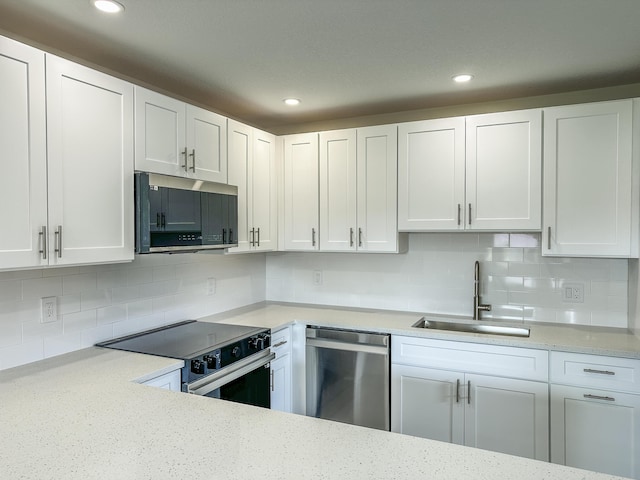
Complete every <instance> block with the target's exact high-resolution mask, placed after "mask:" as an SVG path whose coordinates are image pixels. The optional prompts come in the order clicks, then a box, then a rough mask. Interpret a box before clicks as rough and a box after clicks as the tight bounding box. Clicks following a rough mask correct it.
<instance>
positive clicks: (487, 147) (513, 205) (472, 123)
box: [465, 110, 542, 230]
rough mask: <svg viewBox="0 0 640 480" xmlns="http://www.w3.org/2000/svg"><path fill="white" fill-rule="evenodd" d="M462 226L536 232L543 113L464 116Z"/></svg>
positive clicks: (539, 202)
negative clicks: (465, 166) (464, 168)
mask: <svg viewBox="0 0 640 480" xmlns="http://www.w3.org/2000/svg"><path fill="white" fill-rule="evenodd" d="M466 130H467V142H466V143H467V148H466V159H467V163H466V164H467V168H466V206H467V209H466V210H467V211H466V215H467V217H466V220H467V221H466V225H465V228H467V229H471V230H502V229H508V230H540V228H541V218H542V214H541V213H542V206H541V201H542V112H541V110H523V111H518V112H505V113H492V114H488V115H475V116H472V117H467V120H466Z"/></svg>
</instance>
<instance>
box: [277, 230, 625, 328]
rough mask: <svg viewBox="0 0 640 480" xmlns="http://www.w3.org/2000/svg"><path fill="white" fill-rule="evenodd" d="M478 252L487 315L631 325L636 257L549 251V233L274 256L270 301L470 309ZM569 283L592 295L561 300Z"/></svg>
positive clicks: (440, 237) (415, 237)
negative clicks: (543, 243) (318, 275)
mask: <svg viewBox="0 0 640 480" xmlns="http://www.w3.org/2000/svg"><path fill="white" fill-rule="evenodd" d="M475 260H479V261H480V262H481V268H480V270H481V283H482V285H481V287H482V288H481V294H482V301H483V303H490V304H491V305H492V307H493V309H492V311H491V312H485V313H483V316H484V318H500V319H509V320H513V321H516V322H524V321H526V322H536V321H540V322H557V323H576V324H586V325H598V326H610V327H621V328H627V326H628V319H627V304H628V274H629V272H628V264H629V261H628V260H625V259H596V258H558V257H543V256H542V254H541V251H540V234H526V233H521V234H506V233H499V234H490V233H480V234H476V233H455V234H450V233H424V234H418V233H414V234H410V235H409V251H408V253H406V254H400V255H393V254H380V255H376V254H367V255H359V254H348V253H345V254H340V253H287V254H268V255H267V300H273V301H285V302H303V303H319V304H328V305H329V304H330V305H340V306H347V307H365V308H382V309H394V310H408V311H415V312H432V313H444V314H454V315H471V313H472V308H473V263H474V261H475ZM315 270H320V271H322V275H323V283H322V285H314V284H313V271H315ZM567 282H568V283H582V284H584V286H585V301H584V303H582V304H575V303H565V302H563V301H562V295H561V293H562V292H561V287H562V285H563V284H564V283H567Z"/></svg>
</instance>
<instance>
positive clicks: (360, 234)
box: [358, 227, 362, 247]
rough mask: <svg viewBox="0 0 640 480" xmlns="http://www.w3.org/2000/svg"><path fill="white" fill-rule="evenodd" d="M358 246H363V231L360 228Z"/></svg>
mask: <svg viewBox="0 0 640 480" xmlns="http://www.w3.org/2000/svg"><path fill="white" fill-rule="evenodd" d="M358 246H359V247H361V246H362V229H361V228H360V227H358Z"/></svg>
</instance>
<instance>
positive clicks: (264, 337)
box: [258, 333, 271, 350]
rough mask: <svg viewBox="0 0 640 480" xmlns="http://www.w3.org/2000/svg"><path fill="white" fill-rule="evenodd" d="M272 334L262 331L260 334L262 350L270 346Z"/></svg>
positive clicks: (259, 340) (259, 339)
mask: <svg viewBox="0 0 640 480" xmlns="http://www.w3.org/2000/svg"><path fill="white" fill-rule="evenodd" d="M270 340H271V335H270V334H269V333H261V334H259V335H258V342H259V344H260V350H264V349H265V348H269V345H270Z"/></svg>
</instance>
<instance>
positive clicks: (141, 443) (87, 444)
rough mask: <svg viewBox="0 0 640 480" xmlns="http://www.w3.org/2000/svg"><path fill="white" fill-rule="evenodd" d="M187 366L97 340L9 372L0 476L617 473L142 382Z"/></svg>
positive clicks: (560, 478)
mask: <svg viewBox="0 0 640 480" xmlns="http://www.w3.org/2000/svg"><path fill="white" fill-rule="evenodd" d="M180 364H181V362H177V361H175V360H171V359H167V358H160V357H154V356H150V355H141V354H135V353H129V352H122V351H116V350H107V349H102V348H98V347H92V348H88V349H85V350H80V351H77V352H73V353H70V354H66V355H61V356H58V357H54V358H50V359H47V360H42V361H39V362H35V363H31V364H28V365H24V366H21V367H16V368H12V369H9V370H5V371H3V372H0V478H2V479H11V480H13V479H38V480H40V479H65V480H74V479H82V480H89V479H109V480H114V479H136V480H137V479H154V480H162V479H177V478H206V479H223V478H245V479H263V478H273V479H301V478H313V479H321V478H326V479H335V478H350V479H400V478H407V479H416V478H431V479H452V480H454V479H455V480H459V479H461V478H464V479H491V480H494V479H498V478H500V479H502V478H518V479H536V480H540V479H557V480H571V479H576V480H578V479H581V480H586V479H589V480H605V479H613V478H617V477H612V476H609V475H603V474H598V473H594V472H588V471H585V470H579V469H573V468H569V467H564V466H560V465H553V464H549V463H544V462H539V461H535V460H528V459H524V458H519V457H513V456H510V455H504V454H500V453H493V452H488V451H484V450H479V449H474V448H468V447H462V446H458V445H452V444H447V443H442V442H436V441H431V440H426V439H421V438H416V437H411V436H408V435H400V434H396V433H390V432H382V431H378V430H373V429H368V428H362V427H357V426H352V425H345V424H341V423H336V422H331V421H326V420H320V419H315V418H309V417H305V416H300V415H294V414H287V413H282V412H276V411H271V410H265V409H262V408H258V407H251V406H247V405H241V404H236V403H231V402H227V401H222V400H215V399H210V398H205V397H198V396H195V395H188V394H185V393H179V392H170V391H167V390H162V389H159V388H155V387H148V386H144V385H139V384H136V383H135V382H134V380H140V379H149V378H151V377H153V376H154V374H161V373H165V372H168V371H171V370H174V369H176V368H178V367H179V366H180Z"/></svg>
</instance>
